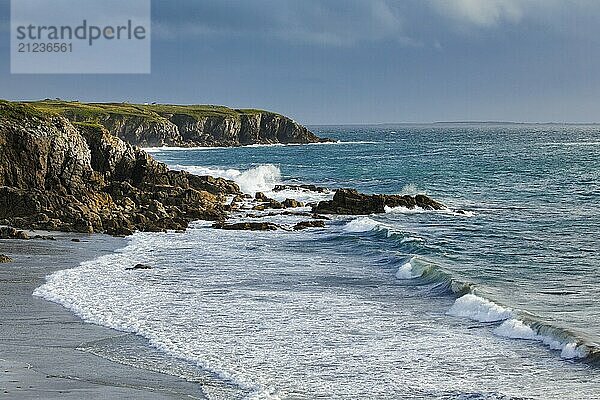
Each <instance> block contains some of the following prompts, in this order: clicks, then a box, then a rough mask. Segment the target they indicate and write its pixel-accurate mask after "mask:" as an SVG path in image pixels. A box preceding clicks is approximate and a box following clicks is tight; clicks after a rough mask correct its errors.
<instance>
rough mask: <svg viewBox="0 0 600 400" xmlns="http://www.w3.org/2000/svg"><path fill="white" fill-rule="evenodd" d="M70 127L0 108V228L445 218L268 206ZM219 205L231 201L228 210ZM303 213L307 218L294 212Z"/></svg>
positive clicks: (356, 207) (386, 200)
mask: <svg viewBox="0 0 600 400" xmlns="http://www.w3.org/2000/svg"><path fill="white" fill-rule="evenodd" d="M45 104H46V103H45ZM177 118H180V117H177ZM261 118H262V117H261ZM74 119H78V118H73V115H71V120H69V119H67V118H66V117H64V116H61V115H58V114H57V113H54V112H49V111H47V110H43V109H40V107H39V104H37V105H36V104H20V103H11V102H6V101H0V225H6V226H12V227H16V228H21V229H42V230H49V231H66V232H81V233H94V232H101V233H107V234H110V235H130V234H132V233H133V232H134V231H136V230H137V231H146V232H158V231H165V230H184V229H186V228H187V226H188V224H189V223H190V222H191V221H194V220H209V221H216V222H215V224H214V227H215V228H219V229H244V230H275V229H283V227H281V226H278V225H276V224H273V223H259V222H245V221H242V222H239V221H238V222H235V223H231V222H228V221H227V220H228V218H229V217H230V216H231V213H232V212H235V213H237V214H239V215H238V216H237V217H239V216H240V215H242V217H244V216H245V217H250V218H254V217H257V215H256V213H257V212H258V213H261V212H262V213H263V214H261V215H258V217H261V216H266V215H269V212H268V210H273V211H271V214H272V213H273V212H276V213H282V214H288V215H291V214H295V215H298V216H304V215H305V216H306V217H308V218H309V219H308V220H305V221H300V222H299V223H297V224H296V225H294V226H290V227H288V228H287V229H289V230H302V229H307V228H320V227H324V225H325V224H324V222H323V221H324V220H326V219H327V217H324V216H323V214H340V215H344V214H346V215H361V214H373V213H383V212H385V211H386V208H387V207H391V208H393V207H406V208H415V207H420V208H423V209H427V210H438V209H442V208H444V205H442V204H441V203H438V202H436V201H435V200H433V199H431V198H429V197H427V196H424V195H417V196H401V195H366V194H362V193H359V192H357V191H356V190H353V189H339V190H337V191H336V192H335V194H334V196H333V199H332V200H329V201H321V202H318V203H314V204H308V205H305V204H303V203H301V202H299V201H297V200H296V199H293V198H286V199H285V200H284V201H277V200H275V199H272V198H269V197H267V196H265V195H264V194H263V193H256V195H255V196H254V198H250V199H249V198H248V197H249V196H248V194H243V193H241V191H240V188H239V187H238V185H237V184H236V183H235V182H233V181H229V180H226V179H221V178H214V177H210V176H196V175H193V174H190V173H187V172H184V171H172V170H169V168H168V167H167V166H166V165H165V164H163V163H160V162H158V161H156V160H154V159H153V158H152V157H151V156H150V155H148V154H147V153H146V152H144V151H143V150H141V149H139V148H138V147H136V146H133V145H132V144H130V143H126V142H125V141H124V140H122V139H121V138H120V137H118V136H125V137H129V136H130V135H133V133H132V132H133V131H135V129H134V128H131V129H133V131H132V130H131V129H129V128H123V129H121V128H119V129H117V131H115V130H114V129H113V131H111V130H109V129H108V128H107V127H106V126H105V125H111V124H109V123H107V122H106V121H104V125H103V124H102V123H97V122H90V121H86V122H81V121H73V120H74ZM287 123H288V122H286V124H287ZM121 127H123V126H121ZM155 128H156V127H155ZM157 129H158V128H157ZM164 129H166V128H164ZM294 129H296V128H294ZM298 129H299V128H298ZM300 130H301V131H302V132H304V133H306V132H307V131H306V130H302V129H300ZM161 132H162V133H161V134H165V132H167V130H165V131H161ZM311 135H312V134H311ZM134 136H135V135H134ZM311 140H312V139H311ZM315 140H316V139H315ZM283 190H292V191H293V190H300V191H312V192H316V193H328V192H330V190H329V189H327V188H323V187H317V186H314V185H297V186H294V185H278V186H276V187H275V188H274V190H273V191H274V192H280V191H283ZM227 198H232V199H233V200H231V202H229V204H228V203H227V201H226V199H227ZM306 206H308V207H310V208H312V211H311V212H306V211H303V212H297V211H293V209H296V208H299V207H306ZM310 208H309V210H310ZM265 211H267V212H266V213H265ZM4 234H5V235H4ZM3 235H4V236H7V235H8V236H7V237H14V238H19V237H17V236H18V235H22V236H27V233H26V232H23V231H18V230H14V229H13V230H12V231H10V232H9V231H6V232H4V231H3ZM27 238H28V237H22V239H27Z"/></svg>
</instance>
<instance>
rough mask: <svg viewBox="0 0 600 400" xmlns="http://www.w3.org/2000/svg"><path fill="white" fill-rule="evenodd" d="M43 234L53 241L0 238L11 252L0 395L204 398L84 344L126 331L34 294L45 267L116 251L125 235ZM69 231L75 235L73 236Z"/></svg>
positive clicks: (175, 380) (0, 319) (0, 341)
mask: <svg viewBox="0 0 600 400" xmlns="http://www.w3.org/2000/svg"><path fill="white" fill-rule="evenodd" d="M36 233H37V232H36ZM43 234H50V235H52V236H53V237H55V238H56V241H51V240H35V239H32V240H15V239H4V240H0V248H1V249H2V250H1V252H2V253H6V254H7V255H9V256H10V257H12V258H13V259H14V262H12V263H7V264H0V281H1V282H2V291H0V304H2V308H1V311H0V332H1V334H0V368H1V371H2V375H1V378H0V397H2V398H8V399H11V398H19V399H81V398H85V397H88V398H98V399H100V398H107V399H108V398H128V399H175V398H189V399H203V398H205V396H204V394H203V391H202V386H201V385H200V384H199V383H193V382H188V381H186V380H185V379H183V378H179V377H177V376H173V375H168V374H165V373H161V372H154V371H151V370H148V369H142V368H139V367H137V366H129V365H125V364H121V363H118V362H114V361H110V360H108V359H106V358H103V357H100V356H97V355H94V354H92V353H91V352H88V351H84V350H82V348H85V347H86V345H87V344H90V343H94V342H98V341H102V340H112V339H116V338H120V337H122V336H123V335H124V333H123V332H119V331H117V330H114V329H110V328H105V327H102V326H98V325H94V324H89V323H86V322H84V321H83V320H81V319H80V318H79V317H77V316H75V315H74V314H73V313H72V312H71V311H70V310H68V309H66V308H64V307H63V306H61V305H59V304H55V303H52V302H50V301H47V300H44V299H42V298H39V297H35V296H33V294H32V293H33V291H34V289H35V288H37V287H39V286H40V285H42V284H43V283H44V282H45V277H46V276H47V275H50V274H52V273H53V272H55V271H58V270H63V269H69V268H74V267H76V266H78V265H79V264H80V263H81V262H83V261H86V260H92V259H94V258H97V257H99V256H101V255H103V254H107V253H110V252H114V251H115V250H117V249H119V248H122V247H124V246H125V244H126V243H127V239H123V238H116V237H111V236H108V235H98V234H94V235H83V234H68V233H61V232H43ZM74 238H77V239H79V240H80V242H73V241H72V240H71V239H74ZM148 346H149V345H148Z"/></svg>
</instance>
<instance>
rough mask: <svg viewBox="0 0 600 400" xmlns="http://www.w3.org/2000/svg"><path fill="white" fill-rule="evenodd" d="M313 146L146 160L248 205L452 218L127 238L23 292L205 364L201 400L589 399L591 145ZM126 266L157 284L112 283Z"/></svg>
mask: <svg viewBox="0 0 600 400" xmlns="http://www.w3.org/2000/svg"><path fill="white" fill-rule="evenodd" d="M314 130H315V132H316V133H317V134H320V135H321V136H330V137H334V138H336V139H340V140H341V141H342V143H338V144H324V145H311V146H265V147H252V148H236V149H198V150H160V151H156V152H154V156H155V157H157V158H158V159H161V160H163V161H165V162H167V163H168V164H170V165H172V166H173V167H174V168H183V169H188V170H191V171H194V172H203V173H211V174H214V175H218V176H225V177H229V178H231V179H235V180H236V181H238V183H239V184H240V186H241V187H242V188H243V189H244V190H245V191H247V192H254V191H256V190H261V191H269V189H271V188H272V187H273V185H274V184H276V183H281V182H285V183H316V184H320V185H324V186H329V187H357V188H358V189H360V190H362V191H366V192H384V193H400V192H403V193H415V192H424V193H427V194H428V195H430V196H432V197H434V198H436V199H438V200H441V201H442V202H444V203H445V204H447V205H448V206H449V208H450V209H449V210H446V211H441V212H419V210H416V211H407V210H403V209H396V210H389V211H390V212H388V213H386V214H384V215H373V216H368V217H337V218H334V219H333V220H332V221H330V222H328V229H326V230H318V229H317V230H309V231H305V232H299V233H292V232H285V231H278V232H268V233H248V232H227V231H217V230H213V229H211V228H209V227H208V226H207V225H206V224H202V223H198V224H196V225H195V226H194V228H193V229H190V230H189V231H188V232H186V233H184V234H175V233H168V234H136V235H134V237H133V238H132V239H131V242H130V244H129V246H128V247H127V248H125V249H123V250H122V251H120V252H118V253H115V254H111V255H108V256H105V257H102V258H100V259H98V260H94V261H91V262H88V263H84V264H83V265H82V266H80V267H78V268H76V269H73V270H67V271H61V272H59V273H56V274H55V275H53V276H52V277H50V278H49V281H48V283H47V284H46V285H44V286H43V287H41V288H40V289H38V290H37V291H36V294H38V295H42V296H44V297H46V298H48V299H50V300H53V301H57V302H60V303H62V304H64V305H65V306H67V307H70V308H72V309H73V310H74V311H75V312H76V313H78V314H79V315H81V316H82V317H83V318H84V319H86V320H88V321H91V322H95V323H100V324H103V325H107V326H112V327H116V328H118V329H122V330H125V331H130V332H135V333H138V334H140V335H141V336H143V337H145V338H147V339H149V340H150V342H151V343H152V344H153V345H154V346H156V347H158V348H159V349H161V350H162V351H163V352H164V353H163V354H165V357H180V358H182V359H185V360H188V362H191V363H192V364H193V365H197V366H199V367H200V368H201V370H202V371H204V372H202V373H201V372H197V374H198V375H199V376H203V381H205V380H206V376H207V373H208V376H209V377H210V376H212V377H214V379H215V381H221V385H220V386H219V387H226V388H227V389H226V390H225V389H223V390H220V389H219V390H217V389H215V390H214V391H212V392H211V393H210V394H209V397H212V398H231V397H232V396H233V395H232V392H231V389H230V387H231V386H232V385H233V386H235V387H237V388H238V392H237V393H238V395H239V396H240V397H243V396H246V395H250V396H256V397H262V398H268V397H273V398H311V399H312V398H356V399H360V398H390V399H391V398H399V397H401V398H469V399H504V398H520V397H524V398H544V399H554V398H556V399H564V398H600V370H599V369H598V368H597V367H596V366H595V362H594V357H597V355H596V354H595V353H594V352H595V349H596V346H597V343H599V342H600V330H599V329H600V328H598V322H600V307H599V306H600V300H598V299H600V296H599V294H600V275H599V274H598V268H599V266H600V257H599V256H598V254H597V247H598V244H599V243H600V211H598V206H599V205H600V204H599V203H600V184H599V182H600V179H599V178H600V176H599V174H600V172H599V171H600V142H598V139H597V138H598V135H599V134H600V132H599V130H600V128H598V127H594V126H592V127H587V126H581V127H579V126H568V127H565V126H539V125H538V126H527V125H523V126H521V125H516V126H515V125H512V126H511V125H509V126H443V125H427V126H371V127H314ZM269 195H274V196H275V195H276V196H279V197H280V198H282V197H286V196H287V197H289V196H296V197H299V196H300V197H303V198H304V200H308V201H315V200H318V199H319V198H323V197H327V196H331V194H325V195H322V194H320V195H315V194H309V193H290V192H285V193H269ZM457 210H465V211H466V213H457V212H456V211H457ZM273 218H275V219H276V220H278V221H279V222H283V223H289V224H293V223H294V222H295V221H294V220H292V219H293V218H292V217H273ZM286 218H287V219H286ZM137 262H143V263H149V264H152V265H155V266H157V268H155V269H153V270H150V271H144V272H143V273H137V272H135V273H132V272H131V271H125V267H127V266H130V265H131V264H133V263H137ZM105 347H106V346H105ZM117 348H118V347H115V350H114V351H113V352H114V354H113V357H114V356H115V355H116V354H117V353H120V352H122V350H117ZM103 351H104V354H105V356H108V357H110V352H111V350H110V347H109V349H108V350H106V348H104V350H103ZM166 354H169V355H168V356H167V355H166ZM136 360H137V361H136V362H138V363H140V365H143V364H144V358H143V357H137V358H136ZM186 373H187V374H191V375H194V372H193V371H192V372H189V371H188V372H186ZM191 375H190V376H191ZM217 386H218V385H217Z"/></svg>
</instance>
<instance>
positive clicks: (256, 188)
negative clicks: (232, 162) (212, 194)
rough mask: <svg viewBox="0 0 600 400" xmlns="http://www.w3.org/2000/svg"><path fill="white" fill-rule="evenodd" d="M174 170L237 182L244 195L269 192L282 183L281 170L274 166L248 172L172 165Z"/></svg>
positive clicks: (268, 165) (258, 167) (252, 169)
mask: <svg viewBox="0 0 600 400" xmlns="http://www.w3.org/2000/svg"><path fill="white" fill-rule="evenodd" d="M170 168H171V169H173V170H183V171H187V172H190V173H192V174H195V175H209V176H214V177H215V178H225V179H229V180H233V181H235V183H237V184H238V185H239V186H240V189H241V190H242V192H244V193H248V194H254V193H256V192H267V191H270V190H273V188H275V185H277V184H279V183H281V170H280V169H279V168H278V167H276V166H275V165H272V164H265V165H259V166H257V167H254V168H251V169H249V170H247V171H243V172H242V171H240V170H237V169H233V168H231V169H219V168H209V167H203V166H198V165H171V166H170Z"/></svg>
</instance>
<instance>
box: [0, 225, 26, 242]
mask: <svg viewBox="0 0 600 400" xmlns="http://www.w3.org/2000/svg"><path fill="white" fill-rule="evenodd" d="M0 239H21V240H29V239H30V237H29V234H28V233H27V232H25V231H20V230H18V229H15V228H13V227H10V226H2V227H0Z"/></svg>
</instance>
